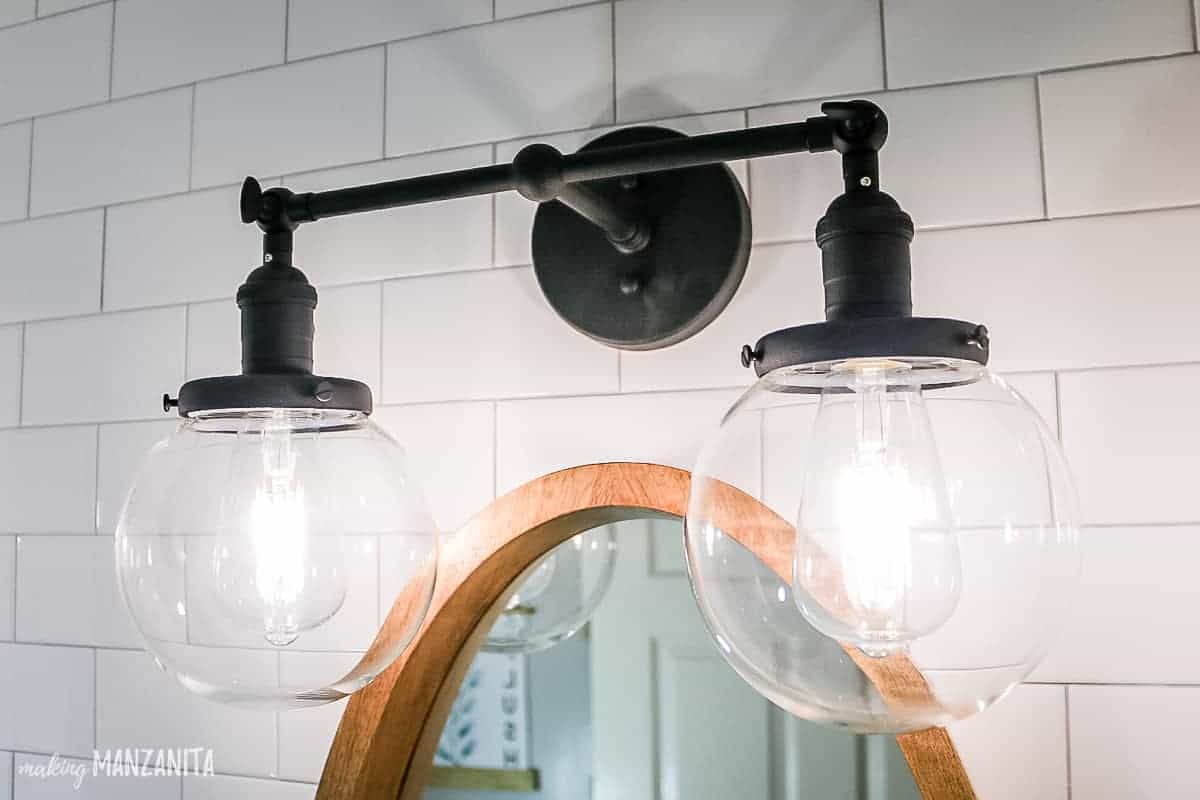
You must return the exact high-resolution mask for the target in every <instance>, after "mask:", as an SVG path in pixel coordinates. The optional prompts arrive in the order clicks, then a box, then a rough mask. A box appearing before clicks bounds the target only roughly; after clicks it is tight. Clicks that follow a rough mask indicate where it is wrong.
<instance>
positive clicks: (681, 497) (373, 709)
mask: <svg viewBox="0 0 1200 800" xmlns="http://www.w3.org/2000/svg"><path fill="white" fill-rule="evenodd" d="M689 481H690V475H689V474H688V473H687V472H686V471H684V470H680V469H675V468H673V467H664V466H660V465H657V464H629V463H616V464H591V465H587V466H581V467H574V468H571V469H567V470H563V471H561V472H555V473H552V474H550V475H546V476H543V477H541V478H538V479H536V480H534V481H531V482H529V483H527V484H525V485H524V486H521V487H519V488H517V489H515V490H513V491H512V492H510V493H508V494H506V495H504V496H503V497H500V498H498V499H497V500H496V501H495V502H493V503H492V504H491V505H490V506H488V507H487V508H486V509H484V510H483V511H482V512H481V513H480V514H478V515H477V516H475V517H474V518H473V519H472V520H471V521H470V522H468V523H467V525H466V526H465V527H464V528H463V529H462V530H460V531H459V532H458V533H456V534H455V535H454V536H452V537H449V538H448V539H447V540H446V541H445V542H444V545H443V548H442V552H441V557H440V559H439V564H438V576H437V587H436V589H435V591H434V597H433V602H432V605H431V606H430V608H429V612H428V614H427V615H426V617H425V621H424V623H423V624H422V626H421V628H420V630H419V631H418V633H417V635H416V637H415V639H414V640H413V643H412V645H411V646H410V647H409V648H408V649H407V650H406V651H405V652H404V653H403V654H402V655H401V656H400V658H399V659H398V660H397V661H396V663H395V664H393V665H392V666H391V667H390V668H388V669H387V670H386V671H385V672H384V673H383V674H381V675H380V676H379V677H378V678H377V679H376V680H375V681H374V682H373V683H372V684H370V685H369V686H367V687H366V688H365V689H363V690H362V691H360V692H358V693H357V694H355V695H354V696H353V697H351V699H350V702H349V704H348V705H347V707H346V711H345V713H344V714H343V715H342V720H341V724H340V725H339V726H338V731H337V735H336V737H335V738H334V741H333V745H332V747H331V748H330V752H329V756H328V758H327V759H326V762H325V770H324V773H323V774H322V776H321V784H320V786H319V787H318V789H317V800H381V798H383V799H387V798H398V799H399V800H420V798H421V795H422V793H423V792H424V788H425V784H426V781H427V779H428V777H429V774H430V770H432V768H433V753H434V750H435V748H436V746H437V741H438V738H439V736H440V735H441V732H442V728H443V726H444V725H445V721H446V717H447V715H448V714H449V711H450V705H451V704H452V703H453V700H454V697H455V695H456V694H457V692H458V687H459V684H460V683H461V682H462V679H463V676H464V674H465V672H466V670H467V668H468V667H469V666H470V663H471V660H472V659H473V658H474V656H475V653H476V652H477V651H478V649H479V646H480V644H482V641H483V639H484V637H485V636H486V635H487V631H488V629H489V628H490V627H491V624H492V622H493V621H494V620H495V617H496V615H497V614H498V613H499V611H500V608H501V604H500V602H499V601H500V600H501V598H502V597H504V595H505V594H506V591H507V590H508V588H509V587H510V586H511V585H513V584H514V583H515V582H516V581H517V580H518V579H519V578H520V577H521V575H522V574H523V573H524V572H525V571H526V570H528V569H529V568H530V567H531V566H533V565H534V564H536V563H537V562H538V561H539V560H540V559H541V558H542V557H543V556H544V555H546V554H547V553H548V552H549V551H551V550H553V549H554V548H555V547H557V546H558V545H560V544H562V543H563V542H565V541H567V540H568V539H570V538H571V537H573V536H575V535H577V534H579V533H583V532H584V531H587V530H590V529H592V528H595V527H598V526H600V525H608V524H612V523H615V522H620V521H623V520H629V519H645V518H653V517H661V518H681V517H683V516H684V514H685V513H686V511H687V500H688V485H689ZM724 490H725V494H724V495H723V496H719V497H718V498H717V499H716V501H715V502H713V503H711V504H710V510H711V513H712V515H713V517H714V521H715V522H716V524H717V525H718V527H719V528H721V529H722V530H723V531H725V532H726V533H727V534H728V535H730V536H731V537H732V538H734V539H735V540H737V541H738V542H739V543H740V544H741V545H742V546H744V547H746V548H747V549H748V550H750V551H751V552H753V553H754V554H755V555H756V556H758V558H760V559H761V560H762V561H763V562H764V563H765V564H766V565H768V566H769V567H771V569H773V570H774V571H775V572H776V573H777V574H779V575H781V576H787V575H788V574H789V573H790V569H791V566H790V553H791V547H792V541H793V539H794V532H793V529H792V527H791V525H789V524H788V523H787V522H786V521H784V520H783V519H782V518H780V517H778V516H777V515H776V514H775V513H774V512H773V511H771V510H770V509H769V508H767V507H766V506H764V505H763V504H761V503H759V502H758V501H757V500H756V499H754V498H753V497H751V496H749V495H747V494H745V493H743V492H741V491H739V490H738V489H735V488H733V487H731V486H724ZM785 579H786V578H785ZM415 605H416V604H415V603H414V602H413V600H412V599H411V598H408V597H406V596H405V594H404V593H402V594H401V596H400V597H398V598H397V599H396V602H395V604H394V605H393V607H392V611H391V612H390V613H389V615H388V619H387V620H386V621H385V622H384V625H383V627H382V628H381V630H380V632H379V635H378V637H377V639H376V641H377V642H383V641H387V640H390V639H392V638H393V637H394V636H395V631H397V630H403V629H404V627H406V626H405V625H404V621H405V618H406V617H407V616H408V615H409V614H411V613H413V611H414V607H415ZM863 661H866V659H864V660H863ZM870 661H871V662H872V663H870V664H864V663H862V662H861V661H858V662H856V663H859V666H860V668H863V669H864V672H865V673H866V674H867V676H868V677H869V678H870V679H871V681H872V682H873V683H874V684H875V686H876V687H877V688H878V690H879V692H880V694H881V696H883V697H884V699H885V700H887V701H888V702H894V703H896V704H909V703H923V702H930V700H931V697H930V693H929V688H928V686H927V685H926V684H925V681H924V678H923V677H922V676H921V674H920V672H919V671H918V670H917V669H916V667H915V666H914V665H913V664H912V663H911V662H910V661H909V660H908V659H907V658H906V657H904V656H902V655H896V656H891V657H889V658H886V659H881V660H876V659H871V660H870ZM897 741H898V742H899V744H900V749H901V751H902V752H903V753H904V756H905V758H906V759H907V760H908V764H909V767H910V768H911V769H912V772H913V779H914V781H915V783H916V785H917V788H918V789H919V790H920V791H921V794H922V796H923V797H924V798H926V800H974V798H975V793H974V791H973V790H972V788H971V783H970V780H969V779H968V778H967V774H966V771H965V769H964V768H963V764H962V761H961V759H960V758H959V755H958V752H957V751H956V750H955V748H954V744H953V742H951V740H950V736H949V734H947V733H946V731H945V730H944V729H941V728H932V729H929V730H925V731H920V732H918V733H912V734H906V735H904V736H899V737H897Z"/></svg>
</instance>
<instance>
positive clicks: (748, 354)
mask: <svg viewBox="0 0 1200 800" xmlns="http://www.w3.org/2000/svg"><path fill="white" fill-rule="evenodd" d="M760 358H762V353H760V352H758V351H757V350H755V349H754V348H753V347H751V346H750V345H748V344H744V345H742V366H743V367H746V368H747V369H749V368H750V365H751V364H753V363H754V362H755V361H758V360H759V359H760Z"/></svg>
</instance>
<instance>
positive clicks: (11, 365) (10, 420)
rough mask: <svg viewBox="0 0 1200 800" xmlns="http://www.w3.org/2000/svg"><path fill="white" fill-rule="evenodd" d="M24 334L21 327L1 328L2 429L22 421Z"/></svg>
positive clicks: (0, 417)
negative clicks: (22, 354) (22, 352)
mask: <svg viewBox="0 0 1200 800" xmlns="http://www.w3.org/2000/svg"><path fill="white" fill-rule="evenodd" d="M23 337H24V333H23V332H22V331H21V326H20V325H7V326H4V327H0V381H3V384H2V385H3V389H0V428H8V427H12V426H14V425H16V424H17V423H18V422H20V419H21V349H22V345H23Z"/></svg>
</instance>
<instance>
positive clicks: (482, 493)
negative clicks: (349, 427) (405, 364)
mask: <svg viewBox="0 0 1200 800" xmlns="http://www.w3.org/2000/svg"><path fill="white" fill-rule="evenodd" d="M494 416H495V412H494V409H493V407H492V404H491V403H490V402H484V403H439V404H437V405H412V406H391V407H384V408H377V409H376V410H375V413H374V415H373V418H374V420H375V421H376V422H377V423H379V424H380V425H381V426H383V428H384V430H386V431H387V432H388V433H390V434H391V435H392V436H393V437H394V438H395V439H396V441H398V442H399V443H400V444H401V445H402V446H403V447H404V449H405V450H406V451H407V453H408V465H409V470H410V474H411V475H412V477H414V478H415V479H416V480H417V481H419V482H420V484H421V488H422V489H424V490H425V496H426V499H427V500H428V502H429V507H430V510H431V511H432V512H433V518H434V520H435V521H436V522H437V523H438V528H439V530H443V531H454V530H458V528H459V527H461V526H462V524H463V523H465V522H466V521H467V520H468V519H470V518H471V517H472V516H474V515H475V514H477V513H479V512H480V511H482V510H483V509H484V507H485V506H487V504H488V503H490V502H491V501H492V496H493V487H494V480H495V474H494V473H495V464H494V462H495V447H494V444H493V439H494V427H495V425H494ZM450 443H453V444H452V445H450ZM448 445H449V446H448Z"/></svg>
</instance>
